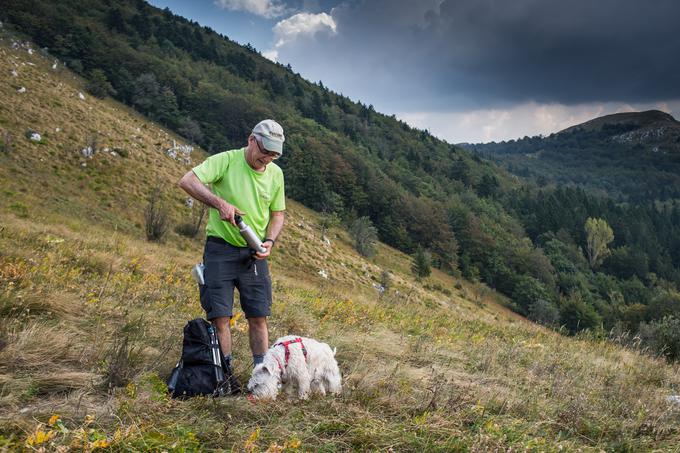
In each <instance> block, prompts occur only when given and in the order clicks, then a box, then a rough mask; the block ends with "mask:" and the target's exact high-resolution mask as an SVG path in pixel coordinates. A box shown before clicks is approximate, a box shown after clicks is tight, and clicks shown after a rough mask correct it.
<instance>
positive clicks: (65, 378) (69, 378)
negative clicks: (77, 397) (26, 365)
mask: <svg viewBox="0 0 680 453" xmlns="http://www.w3.org/2000/svg"><path fill="white" fill-rule="evenodd" d="M44 371H45V372H41V373H36V374H35V375H34V378H33V379H34V382H35V385H36V386H37V388H38V394H39V395H44V394H55V393H63V392H70V391H73V390H82V389H92V388H95V387H97V386H99V385H101V380H102V379H101V376H100V375H98V374H95V373H89V372H85V371H70V370H54V371H47V370H44Z"/></svg>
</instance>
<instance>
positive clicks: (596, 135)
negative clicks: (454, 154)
mask: <svg viewBox="0 0 680 453" xmlns="http://www.w3.org/2000/svg"><path fill="white" fill-rule="evenodd" d="M461 146H463V147H464V148H466V149H468V150H470V151H473V152H475V153H478V154H479V155H481V156H483V157H486V158H488V159H490V160H492V161H494V162H496V163H498V164H500V165H502V166H503V167H505V168H506V169H507V170H508V171H510V172H511V173H513V174H515V175H518V176H522V177H526V178H530V179H533V180H535V181H536V182H537V183H539V184H540V185H545V184H550V183H554V184H573V185H578V186H582V187H587V188H594V189H598V190H602V191H604V192H606V193H608V194H609V195H612V196H615V197H623V198H624V199H628V200H632V201H640V202H645V201H650V200H662V201H663V200H669V199H678V198H680V122H678V121H677V120H676V119H675V118H674V117H673V116H672V115H670V114H668V113H665V112H661V111H659V110H648V111H644V112H626V113H615V114H612V115H606V116H602V117H599V118H595V119H592V120H590V121H586V122H584V123H581V124H578V125H575V126H572V127H569V128H567V129H564V130H562V131H560V132H558V133H555V134H551V135H550V136H548V137H525V138H523V139H520V140H510V141H507V142H505V141H504V142H500V143H495V142H494V143H486V144H474V145H471V144H463V145H461Z"/></svg>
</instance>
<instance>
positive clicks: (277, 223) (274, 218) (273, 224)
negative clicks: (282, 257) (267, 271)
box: [255, 211, 286, 260]
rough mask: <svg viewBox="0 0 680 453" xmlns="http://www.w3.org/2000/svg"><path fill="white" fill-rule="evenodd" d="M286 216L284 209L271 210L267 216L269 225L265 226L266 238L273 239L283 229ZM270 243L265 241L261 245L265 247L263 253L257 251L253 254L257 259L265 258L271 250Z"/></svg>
mask: <svg viewBox="0 0 680 453" xmlns="http://www.w3.org/2000/svg"><path fill="white" fill-rule="evenodd" d="M285 217H286V213H285V211H272V212H271V214H270V218H269V226H268V227H267V237H266V239H273V240H276V238H277V237H278V236H279V233H280V232H281V230H282V229H283V221H284V219H285ZM273 245H274V244H272V243H271V242H270V241H265V242H263V243H262V246H263V247H264V248H265V249H267V250H266V251H265V252H264V253H262V252H258V253H256V254H255V257H256V258H257V259H260V260H261V259H265V258H267V257H268V256H269V254H270V253H271V252H272V246H273Z"/></svg>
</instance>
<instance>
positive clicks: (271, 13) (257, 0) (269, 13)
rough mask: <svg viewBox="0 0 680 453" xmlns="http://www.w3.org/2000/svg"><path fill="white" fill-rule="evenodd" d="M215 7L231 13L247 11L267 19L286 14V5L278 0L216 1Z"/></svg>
mask: <svg viewBox="0 0 680 453" xmlns="http://www.w3.org/2000/svg"><path fill="white" fill-rule="evenodd" d="M215 5H216V6H218V7H220V8H222V9H227V10H230V11H246V12H248V13H252V14H256V15H258V16H262V17H266V18H267V19H271V18H274V17H279V16H282V15H284V14H285V13H286V5H285V4H283V3H280V2H279V1H278V0H215Z"/></svg>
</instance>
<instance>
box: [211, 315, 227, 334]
mask: <svg viewBox="0 0 680 453" xmlns="http://www.w3.org/2000/svg"><path fill="white" fill-rule="evenodd" d="M210 322H212V324H213V325H214V326H215V329H217V331H218V332H222V331H226V332H229V317H228V316H220V317H219V318H214V319H211V320H210Z"/></svg>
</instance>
